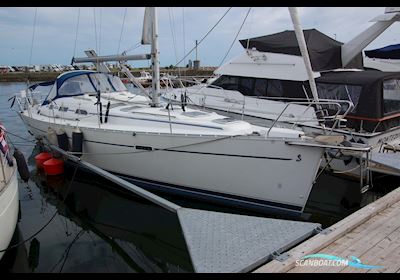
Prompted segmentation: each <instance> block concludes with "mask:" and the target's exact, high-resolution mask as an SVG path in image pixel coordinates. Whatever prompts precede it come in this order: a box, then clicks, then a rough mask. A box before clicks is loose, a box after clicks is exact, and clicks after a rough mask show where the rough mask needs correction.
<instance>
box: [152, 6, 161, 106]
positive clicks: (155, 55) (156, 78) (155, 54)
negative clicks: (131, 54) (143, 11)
mask: <svg viewBox="0 0 400 280" xmlns="http://www.w3.org/2000/svg"><path fill="white" fill-rule="evenodd" d="M152 14H153V26H152V28H153V32H152V44H151V65H152V69H153V78H152V88H153V95H152V106H153V107H158V106H159V98H158V95H159V92H160V61H159V55H160V53H159V50H158V20H157V8H156V7H153V13H152Z"/></svg>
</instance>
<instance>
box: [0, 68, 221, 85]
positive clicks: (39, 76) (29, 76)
mask: <svg viewBox="0 0 400 280" xmlns="http://www.w3.org/2000/svg"><path fill="white" fill-rule="evenodd" d="M215 69H216V67H202V68H200V69H180V73H181V76H186V77H188V76H199V77H209V76H211V75H212V74H213V72H214V70H215ZM140 71H147V72H150V71H151V70H149V69H134V70H131V72H132V74H133V75H134V76H137V77H138V76H139V75H140ZM160 72H161V73H168V74H170V75H178V74H179V71H178V69H165V68H164V69H160ZM60 74H61V73H58V72H29V73H26V72H9V73H1V74H0V82H3V83H4V82H8V83H10V82H27V81H28V80H29V82H39V81H48V80H54V79H56V78H57V76H58V75H60Z"/></svg>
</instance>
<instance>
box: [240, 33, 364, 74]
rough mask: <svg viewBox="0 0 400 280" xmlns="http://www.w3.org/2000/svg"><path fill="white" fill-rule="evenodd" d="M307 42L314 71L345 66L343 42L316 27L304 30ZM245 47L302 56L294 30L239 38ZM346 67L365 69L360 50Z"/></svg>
mask: <svg viewBox="0 0 400 280" xmlns="http://www.w3.org/2000/svg"><path fill="white" fill-rule="evenodd" d="M303 32H304V37H305V40H306V44H307V49H308V54H309V56H310V60H311V66H312V68H313V70H314V71H324V70H332V69H337V68H343V65H342V58H341V55H342V48H341V46H342V45H343V43H341V42H339V41H336V40H334V39H332V38H331V37H329V36H327V35H325V34H323V33H321V32H320V31H318V30H316V29H306V30H303ZM239 42H240V43H241V44H242V46H243V47H244V48H247V45H248V47H249V49H251V48H256V49H257V50H258V51H262V52H272V53H282V54H290V55H297V56H301V52H300V48H299V44H298V43H297V38H296V34H295V32H294V31H293V30H286V31H283V32H279V33H275V34H271V35H266V36H261V37H255V38H251V39H244V40H239ZM345 68H358V69H363V60H362V54H361V52H360V54H359V55H357V56H356V57H355V58H354V59H353V60H352V61H351V62H350V63H349V65H347V66H346V67H345Z"/></svg>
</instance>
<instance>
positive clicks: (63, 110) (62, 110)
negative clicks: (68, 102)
mask: <svg viewBox="0 0 400 280" xmlns="http://www.w3.org/2000/svg"><path fill="white" fill-rule="evenodd" d="M58 111H61V112H67V111H68V107H60V108H59V109H58Z"/></svg>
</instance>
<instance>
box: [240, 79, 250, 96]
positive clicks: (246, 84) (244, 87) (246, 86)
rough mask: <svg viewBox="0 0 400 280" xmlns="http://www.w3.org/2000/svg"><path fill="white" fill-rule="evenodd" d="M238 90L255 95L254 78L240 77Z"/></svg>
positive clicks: (244, 93)
mask: <svg viewBox="0 0 400 280" xmlns="http://www.w3.org/2000/svg"><path fill="white" fill-rule="evenodd" d="M238 90H239V92H240V93H241V94H243V95H254V78H247V77H240V78H239V88H238Z"/></svg>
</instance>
